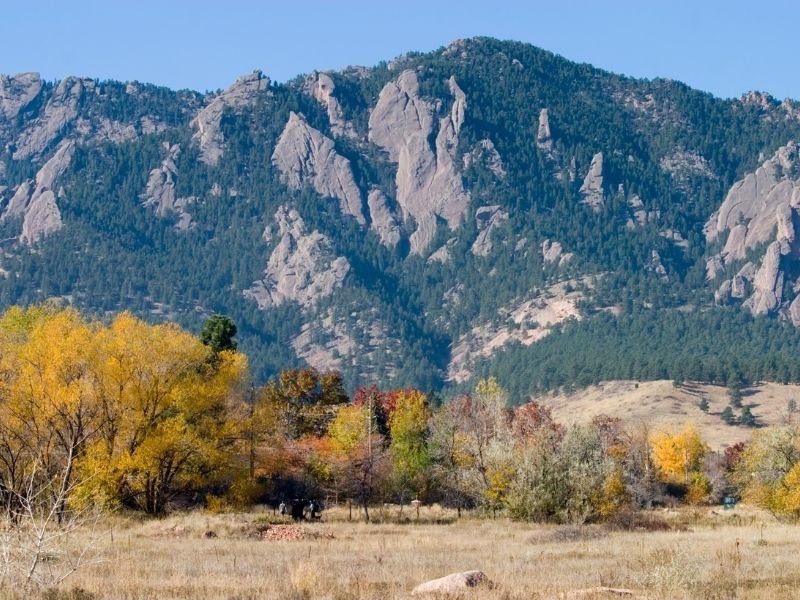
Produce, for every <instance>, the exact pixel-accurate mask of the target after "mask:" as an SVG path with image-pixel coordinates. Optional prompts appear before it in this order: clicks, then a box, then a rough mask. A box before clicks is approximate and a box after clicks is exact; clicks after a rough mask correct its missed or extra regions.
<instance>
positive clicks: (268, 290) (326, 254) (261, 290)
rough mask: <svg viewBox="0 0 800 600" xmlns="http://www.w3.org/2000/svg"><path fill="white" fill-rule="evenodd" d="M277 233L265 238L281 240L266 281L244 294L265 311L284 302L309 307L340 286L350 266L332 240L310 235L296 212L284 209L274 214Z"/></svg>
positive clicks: (270, 258) (255, 284) (321, 235)
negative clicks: (339, 253)
mask: <svg viewBox="0 0 800 600" xmlns="http://www.w3.org/2000/svg"><path fill="white" fill-rule="evenodd" d="M275 223H276V225H277V232H276V233H275V234H272V233H269V234H267V232H265V236H264V237H265V239H270V240H274V239H276V238H277V239H278V241H277V244H276V245H275V248H274V249H273V251H272V253H271V255H270V257H269V260H268V261H267V268H266V270H265V271H264V277H263V279H261V280H259V281H256V282H255V283H254V284H253V286H252V287H250V288H249V289H247V290H245V291H244V292H243V294H244V296H245V298H249V299H251V300H254V301H255V302H256V303H257V304H258V307H259V308H260V309H262V310H264V309H267V308H271V307H273V306H279V305H281V304H283V303H284V302H289V301H292V302H297V303H298V304H300V305H301V306H303V307H306V308H307V307H310V306H313V304H314V303H315V302H316V301H318V300H319V299H321V298H325V297H327V296H330V295H331V294H332V293H333V291H334V290H335V289H337V288H339V287H341V285H342V282H343V281H344V278H345V277H346V276H347V273H348V272H349V271H350V263H349V262H348V261H347V259H346V258H344V257H341V256H339V257H337V256H335V255H334V253H333V249H332V245H331V241H330V239H328V238H327V237H326V236H325V235H323V234H322V233H320V232H319V231H316V230H315V231H312V232H310V233H309V232H308V231H307V230H306V226H305V222H304V221H303V219H302V218H300V215H299V214H298V212H297V211H296V210H295V209H291V208H288V207H286V206H281V207H280V208H279V209H278V211H277V212H276V213H275Z"/></svg>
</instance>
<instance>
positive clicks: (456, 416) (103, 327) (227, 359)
mask: <svg viewBox="0 0 800 600" xmlns="http://www.w3.org/2000/svg"><path fill="white" fill-rule="evenodd" d="M235 334H236V327H235V325H234V324H233V322H232V321H230V319H227V318H226V317H221V316H215V317H212V318H211V319H209V320H208V321H207V322H206V326H205V327H204V330H203V333H202V335H201V336H200V337H195V336H193V335H191V334H189V333H187V332H185V331H183V330H181V329H180V328H179V327H177V326H176V325H173V324H169V323H168V324H162V325H151V324H148V323H145V322H143V321H141V320H139V319H137V318H135V317H133V316H132V315H130V314H129V313H122V314H120V315H119V316H117V317H115V318H114V319H113V320H112V321H110V322H108V323H102V322H98V321H92V320H88V319H86V318H84V317H83V316H81V315H80V314H79V313H78V312H77V311H75V310H73V309H71V308H67V309H62V308H59V307H56V306H53V305H40V306H32V307H29V308H19V307H14V308H12V309H10V310H8V311H7V312H6V313H5V314H3V315H2V317H0V502H2V506H3V508H4V509H5V511H6V514H12V515H13V514H15V512H14V511H15V510H17V509H18V508H19V507H20V506H25V507H28V508H29V507H30V506H31V503H32V502H33V501H34V500H35V498H33V497H32V496H36V497H37V498H38V499H39V500H41V501H42V502H45V501H48V500H50V501H52V498H58V499H59V502H60V504H61V505H60V506H58V507H57V508H58V510H59V511H64V512H65V513H66V512H68V511H70V510H79V509H80V508H81V507H86V506H92V507H100V508H103V509H123V508H127V509H135V510H140V511H143V512H145V513H147V514H150V515H161V514H164V513H166V512H168V511H171V510H177V509H180V508H186V507H192V506H199V505H204V506H206V507H208V508H210V509H214V510H224V509H229V508H230V509H234V508H235V509H245V508H247V507H249V506H252V505H253V504H255V503H274V504H277V503H278V502H280V501H281V500H283V499H287V498H290V497H294V496H303V497H317V498H325V499H326V500H327V501H329V502H336V501H339V502H341V501H345V500H352V501H355V502H356V503H357V504H358V505H360V506H361V508H362V509H363V512H364V516H365V518H366V519H367V520H368V519H369V509H370V506H371V505H373V504H374V503H376V502H386V501H391V502H396V503H400V504H406V503H408V502H409V501H411V500H412V499H418V500H421V501H423V502H426V503H432V502H439V503H442V504H443V505H446V506H449V507H453V508H456V509H458V510H459V511H461V510H467V509H477V510H481V511H487V512H494V513H498V512H499V513H504V514H508V515H510V516H511V517H513V518H518V519H525V520H536V521H553V522H578V523H583V522H593V521H602V520H607V519H612V518H615V516H617V515H619V514H624V513H626V512H627V511H630V510H633V509H636V508H641V507H647V506H653V505H662V504H675V503H691V504H700V503H705V502H711V501H718V500H719V499H720V498H722V497H723V496H725V495H736V496H741V497H744V498H747V499H749V500H751V501H753V502H755V503H757V504H760V505H762V506H765V507H767V508H769V509H770V510H774V511H775V512H777V513H784V514H789V515H800V450H799V448H800V442H798V440H799V439H800V438H798V431H797V430H795V429H792V428H786V429H765V430H759V431H758V432H756V434H755V436H754V439H753V441H752V443H750V444H748V445H746V446H745V445H743V444H739V445H737V446H733V447H731V448H729V449H727V450H726V451H725V452H724V453H722V454H719V453H715V452H711V451H710V449H709V448H708V447H707V445H706V444H705V443H704V442H703V440H702V438H701V436H700V434H699V433H698V431H697V430H696V429H695V428H694V427H692V426H691V425H687V426H686V427H685V428H684V429H682V430H680V431H675V432H668V431H661V432H655V431H650V430H648V429H647V428H646V427H645V426H640V427H636V428H629V427H627V426H626V425H625V424H623V422H622V421H621V420H620V419H618V418H613V417H608V416H600V417H597V418H595V419H594V420H593V421H592V422H591V423H589V424H586V425H574V426H570V427H565V426H563V425H562V424H560V423H558V422H556V421H555V420H554V419H553V417H552V415H551V413H550V411H549V410H548V408H547V407H546V406H545V405H543V404H542V403H540V402H537V401H529V402H527V403H524V404H522V405H519V406H516V407H513V408H512V407H510V406H509V403H508V394H507V392H506V391H505V390H504V389H503V388H502V387H501V386H500V385H499V384H498V382H497V381H496V380H495V379H494V378H487V379H484V380H481V381H480V382H478V383H477V384H476V386H475V388H474V389H473V390H471V391H470V392H469V393H468V394H462V395H460V396H458V397H456V398H452V399H450V400H448V401H446V402H442V401H441V400H440V399H439V398H438V397H436V396H434V395H431V394H426V393H424V392H422V391H420V390H417V389H412V388H403V389H394V390H381V389H379V388H378V387H377V386H374V385H373V386H368V387H361V388H359V389H357V390H356V391H355V393H354V394H352V396H351V395H348V394H347V392H346V390H345V387H344V385H343V383H342V378H341V375H340V374H339V373H337V372H326V373H320V372H317V371H315V370H313V369H288V370H284V371H283V372H281V373H280V375H279V376H278V377H276V378H274V379H272V380H270V381H269V382H268V383H267V384H265V385H263V386H260V387H255V386H253V385H252V384H251V378H250V375H249V372H248V365H247V357H246V355H244V354H243V353H241V352H239V351H237V349H236V342H235V340H234V336H235Z"/></svg>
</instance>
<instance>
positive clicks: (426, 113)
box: [369, 69, 469, 254]
mask: <svg viewBox="0 0 800 600" xmlns="http://www.w3.org/2000/svg"><path fill="white" fill-rule="evenodd" d="M449 87H450V93H451V94H452V96H453V104H452V105H451V109H450V111H449V113H448V114H447V115H446V116H444V117H442V118H441V119H440V120H439V131H438V133H437V135H436V139H435V147H434V148H431V146H430V143H429V138H430V136H431V135H432V133H433V130H434V118H435V114H436V109H437V107H436V103H435V102H434V101H432V100H428V99H425V98H421V97H420V96H419V81H418V79H417V74H416V72H414V71H413V70H410V69H407V70H405V71H403V72H402V73H401V74H400V75H399V76H398V78H397V79H396V80H395V81H392V82H389V83H387V84H386V85H385V86H384V88H383V89H382V90H381V93H380V95H379V96H378V103H377V105H376V106H375V108H374V109H373V111H372V113H371V114H370V118H369V139H370V141H371V142H373V143H375V144H376V145H378V146H379V147H381V148H382V149H384V150H385V151H386V152H387V153H388V155H389V158H390V160H392V161H393V162H395V163H397V174H396V178H395V181H396V186H397V187H396V198H397V203H398V205H399V206H400V209H401V211H402V214H403V218H404V220H406V221H408V220H412V221H413V223H414V224H415V229H414V231H413V233H412V234H411V237H410V242H411V252H412V253H413V254H422V253H423V252H425V250H427V249H428V247H429V246H430V244H431V242H432V241H433V238H434V236H435V234H436V228H437V219H443V220H444V221H445V223H446V224H447V225H448V226H449V227H450V229H456V228H458V227H459V226H460V225H461V224H462V223H463V221H464V216H465V213H466V210H467V207H468V205H469V194H468V193H467V192H466V191H465V190H464V185H463V182H462V181H461V175H460V173H459V172H458V171H457V170H456V168H455V163H454V158H455V154H456V150H457V147H458V135H459V132H460V131H461V126H462V124H463V122H464V118H465V111H466V104H467V102H466V96H465V94H464V92H463V91H462V90H461V88H460V87H459V86H458V84H457V83H456V81H455V78H453V77H451V78H450V80H449Z"/></svg>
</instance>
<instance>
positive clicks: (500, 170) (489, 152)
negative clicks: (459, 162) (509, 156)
mask: <svg viewBox="0 0 800 600" xmlns="http://www.w3.org/2000/svg"><path fill="white" fill-rule="evenodd" d="M463 160H464V168H465V169H468V168H470V167H471V166H472V165H473V164H481V165H483V166H484V167H485V168H487V169H489V171H490V172H491V173H492V174H493V175H494V176H495V177H497V178H498V179H505V178H506V175H507V174H508V173H506V168H505V165H504V164H503V159H502V158H501V156H500V153H499V152H498V151H497V148H495V147H494V143H493V142H492V140H490V139H488V138H486V139H483V140H481V141H480V142H478V143H477V144H476V145H475V148H473V149H472V152H468V153H466V154H464V159H463Z"/></svg>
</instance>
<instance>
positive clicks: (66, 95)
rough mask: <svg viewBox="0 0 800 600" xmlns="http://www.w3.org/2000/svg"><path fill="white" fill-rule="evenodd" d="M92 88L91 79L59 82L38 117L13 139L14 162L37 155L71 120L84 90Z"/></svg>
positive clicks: (69, 78)
mask: <svg viewBox="0 0 800 600" xmlns="http://www.w3.org/2000/svg"><path fill="white" fill-rule="evenodd" d="M34 87H35V85H34ZM94 87H95V84H94V81H92V80H91V79H79V78H78V77H67V78H66V79H63V80H62V81H61V82H59V84H58V86H57V87H56V89H55V91H54V92H53V95H52V96H51V97H50V99H49V100H48V101H47V105H46V106H45V107H44V110H43V111H42V114H41V115H40V116H39V117H37V118H36V119H35V120H34V121H33V122H32V123H31V124H30V125H28V126H27V127H26V128H25V129H23V130H22V133H20V135H19V137H18V138H17V141H16V150H15V151H14V154H13V157H14V159H15V160H22V159H25V158H29V157H31V156H35V155H39V154H41V153H42V152H43V151H44V150H45V149H46V148H47V147H48V146H49V145H50V143H51V142H53V141H54V140H55V139H56V138H57V137H58V136H59V135H60V134H61V133H62V131H63V130H64V128H65V127H66V126H67V125H68V124H69V123H71V122H72V121H74V120H75V118H76V117H77V116H78V103H79V102H80V99H81V96H82V95H83V93H84V92H86V91H93V90H94Z"/></svg>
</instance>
